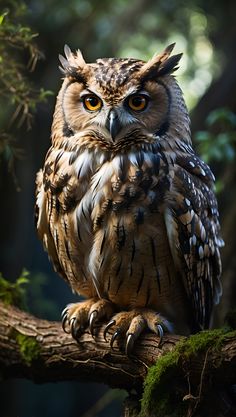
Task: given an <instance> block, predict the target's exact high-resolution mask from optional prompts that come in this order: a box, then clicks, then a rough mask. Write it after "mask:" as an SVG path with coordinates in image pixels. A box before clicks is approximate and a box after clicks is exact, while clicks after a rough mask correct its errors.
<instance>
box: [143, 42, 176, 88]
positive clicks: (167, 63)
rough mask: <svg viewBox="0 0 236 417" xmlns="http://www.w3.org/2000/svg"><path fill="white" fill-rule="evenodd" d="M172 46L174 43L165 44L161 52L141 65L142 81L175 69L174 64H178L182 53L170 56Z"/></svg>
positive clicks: (169, 72)
mask: <svg viewBox="0 0 236 417" xmlns="http://www.w3.org/2000/svg"><path fill="white" fill-rule="evenodd" d="M174 47H175V43H172V44H171V45H169V46H167V48H166V49H165V50H164V51H163V52H162V53H161V54H158V55H157V54H156V55H154V56H153V57H152V58H151V59H150V60H149V61H148V62H146V63H145V64H144V65H143V67H142V68H141V69H140V78H141V79H142V81H147V80H152V79H156V78H158V77H161V76H163V75H167V74H171V73H172V72H173V71H175V70H176V69H177V67H176V65H177V64H178V62H179V60H180V58H181V56H182V54H178V55H173V56H172V57H170V54H171V52H172V51H173V49H174Z"/></svg>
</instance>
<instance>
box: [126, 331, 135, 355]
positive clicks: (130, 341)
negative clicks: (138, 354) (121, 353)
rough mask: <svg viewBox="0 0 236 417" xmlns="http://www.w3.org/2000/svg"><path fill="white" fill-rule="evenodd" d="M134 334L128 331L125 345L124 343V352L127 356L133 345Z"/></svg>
mask: <svg viewBox="0 0 236 417" xmlns="http://www.w3.org/2000/svg"><path fill="white" fill-rule="evenodd" d="M134 340H135V339H134V335H133V333H129V335H128V337H127V340H126V345H125V354H126V355H127V356H130V354H131V352H132V350H133V347H134Z"/></svg>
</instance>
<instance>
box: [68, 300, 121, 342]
mask: <svg viewBox="0 0 236 417" xmlns="http://www.w3.org/2000/svg"><path fill="white" fill-rule="evenodd" d="M113 314H114V306H113V304H112V303H111V302H110V301H107V300H104V299H101V300H95V299H93V298H91V299H89V300H86V301H81V302H79V303H73V304H68V306H67V307H66V308H65V309H64V310H63V312H62V328H63V330H64V331H65V332H66V333H71V335H72V337H73V338H74V339H76V340H78V338H79V337H80V336H81V334H82V333H83V332H84V331H85V329H86V328H87V327H89V330H90V332H91V334H92V336H94V326H95V324H96V323H97V322H98V321H100V320H101V319H108V320H109V319H110V317H111V316H112V315H113Z"/></svg>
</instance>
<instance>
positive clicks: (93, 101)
mask: <svg viewBox="0 0 236 417" xmlns="http://www.w3.org/2000/svg"><path fill="white" fill-rule="evenodd" d="M88 101H89V103H90V105H91V106H92V107H96V106H97V105H98V99H97V97H89V98H88Z"/></svg>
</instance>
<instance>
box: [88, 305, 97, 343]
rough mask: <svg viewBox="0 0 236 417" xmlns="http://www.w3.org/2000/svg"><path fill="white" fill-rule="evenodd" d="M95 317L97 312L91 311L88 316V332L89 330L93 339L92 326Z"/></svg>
mask: <svg viewBox="0 0 236 417" xmlns="http://www.w3.org/2000/svg"><path fill="white" fill-rule="evenodd" d="M97 316H98V312H97V310H94V311H92V313H91V314H90V316H89V330H90V333H91V335H92V337H94V325H95V323H96V318H97Z"/></svg>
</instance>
